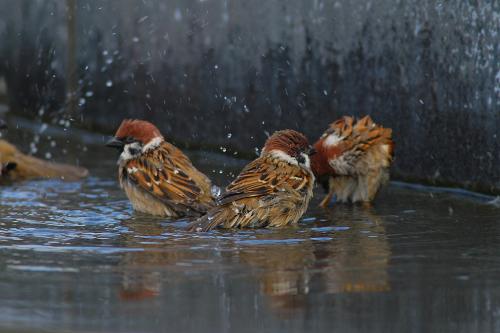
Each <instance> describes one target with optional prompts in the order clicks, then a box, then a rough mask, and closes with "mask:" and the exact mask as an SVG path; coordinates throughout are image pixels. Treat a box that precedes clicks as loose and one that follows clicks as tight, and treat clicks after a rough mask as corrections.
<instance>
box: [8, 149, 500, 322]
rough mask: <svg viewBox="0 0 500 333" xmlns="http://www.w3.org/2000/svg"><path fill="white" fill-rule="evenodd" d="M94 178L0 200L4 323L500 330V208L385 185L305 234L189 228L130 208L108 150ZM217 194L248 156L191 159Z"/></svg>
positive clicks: (93, 152) (317, 219)
mask: <svg viewBox="0 0 500 333" xmlns="http://www.w3.org/2000/svg"><path fill="white" fill-rule="evenodd" d="M71 154H74V155H79V156H80V162H81V163H82V164H83V165H85V166H87V167H89V168H90V170H91V174H92V176H91V177H89V178H88V179H86V180H84V181H81V182H74V183H64V182H60V181H54V180H51V181H32V182H25V183H21V184H17V185H14V186H9V187H4V188H2V189H1V191H0V328H2V329H3V330H4V331H15V330H19V331H23V332H24V331H26V332H40V331H41V330H42V331H56V332H63V331H77V332H78V331H81V332H156V331H162V332H163V331H171V332H304V331H311V332H327V331H328V332H331V331H338V332H357V331H370V332H388V331H395V332H429V331H436V332H437V331H440V332H442V331H448V332H474V331H477V332H487V331H500V284H499V281H500V259H499V258H500V245H499V244H500V242H499V241H500V227H499V222H500V219H499V217H500V213H499V209H498V208H495V207H494V206H492V205H488V204H486V203H484V202H481V201H478V200H475V199H472V198H467V197H463V196H453V195H450V194H443V193H436V192H434V191H426V190H420V191H415V190H412V189H407V188H403V187H401V186H394V185H393V186H390V187H388V188H386V189H385V190H384V191H383V192H382V193H381V194H380V196H379V197H378V198H377V200H376V202H375V205H374V206H373V208H371V209H365V208H363V207H359V206H341V205H337V206H332V207H331V208H329V209H326V210H325V209H319V208H317V207H316V206H317V203H318V202H319V200H320V199H321V196H322V194H323V193H322V191H321V190H320V189H317V191H316V197H315V199H314V201H313V203H312V205H311V208H310V210H309V211H308V212H307V214H306V215H305V216H304V218H303V219H302V221H301V223H300V225H299V226H297V227H289V228H284V229H275V230H268V229H264V230H244V231H214V232H210V233H200V234H193V233H187V232H186V231H184V228H185V227H186V225H187V222H186V221H182V220H181V221H176V222H172V221H167V220H165V219H160V218H153V217H149V216H146V215H142V214H137V213H134V212H133V211H132V210H131V207H130V205H129V203H128V201H127V199H126V197H125V196H124V194H123V193H122V192H121V190H120V189H119V188H118V184H117V181H116V175H115V172H116V170H115V169H116V166H115V158H116V154H115V153H114V152H111V151H108V150H106V149H103V148H99V146H97V145H94V146H92V145H91V146H89V148H88V149H86V150H85V152H81V151H76V152H70V155H71ZM191 156H192V157H193V159H194V160H195V163H196V164H197V165H199V166H200V169H202V170H203V171H205V172H207V173H208V174H210V175H211V176H212V177H213V178H214V179H215V181H216V182H217V183H218V184H219V185H225V184H227V182H228V181H229V179H230V178H231V177H230V174H231V173H235V172H238V170H239V169H240V168H241V166H242V165H244V162H243V161H238V160H235V159H229V158H226V157H224V156H222V155H218V154H213V153H204V152H192V153H191Z"/></svg>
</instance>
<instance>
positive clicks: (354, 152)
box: [311, 116, 394, 207]
mask: <svg viewBox="0 0 500 333" xmlns="http://www.w3.org/2000/svg"><path fill="white" fill-rule="evenodd" d="M391 137H392V130H391V129H390V128H383V127H382V126H379V125H377V124H375V123H374V122H373V120H372V119H371V118H370V116H365V117H363V118H361V119H359V120H355V119H354V118H353V117H348V116H345V117H343V118H341V119H339V120H337V121H335V122H334V123H332V124H330V127H329V128H328V129H327V130H326V132H325V133H323V135H322V136H321V137H320V138H319V140H318V141H317V142H316V143H315V144H314V148H315V149H316V151H317V154H315V155H314V156H312V158H311V167H312V170H313V172H314V175H315V176H316V177H317V178H318V180H319V181H323V186H324V187H325V189H326V188H328V194H327V195H326V197H325V198H324V199H323V201H321V203H320V206H323V207H325V206H327V205H328V203H329V202H330V200H331V198H332V196H333V195H336V197H337V200H338V201H340V202H348V201H350V202H365V203H370V202H371V201H372V200H373V199H374V197H375V195H376V194H377V191H378V189H379V187H380V186H381V185H382V184H384V183H386V182H387V181H388V180H389V167H390V164H391V162H392V158H393V148H394V143H393V141H392V138H391Z"/></svg>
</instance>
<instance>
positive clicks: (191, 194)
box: [107, 119, 214, 218]
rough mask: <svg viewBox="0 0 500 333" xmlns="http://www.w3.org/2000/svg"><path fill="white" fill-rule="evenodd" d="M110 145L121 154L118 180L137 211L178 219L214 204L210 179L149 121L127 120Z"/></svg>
mask: <svg viewBox="0 0 500 333" xmlns="http://www.w3.org/2000/svg"><path fill="white" fill-rule="evenodd" d="M107 146H110V147H115V148H118V149H119V150H120V152H121V154H120V157H119V159H118V178H119V181H120V186H121V187H122V188H123V189H124V191H125V193H126V194H127V197H128V198H129V200H130V202H131V203H132V206H133V207H134V209H135V210H137V211H140V212H144V213H148V214H152V215H157V216H165V217H173V218H176V217H182V216H200V215H202V214H203V213H205V212H206V211H207V210H208V209H209V208H210V207H211V206H212V205H213V203H214V199H213V198H212V193H211V183H210V179H208V177H207V176H205V175H204V174H203V173H201V172H200V171H198V170H197V169H196V168H195V167H194V166H193V164H192V163H191V161H190V160H189V158H188V157H187V156H186V155H184V154H183V153H182V151H180V150H179V149H178V148H177V147H175V146H174V145H172V144H170V143H168V142H167V141H165V140H164V138H163V136H162V135H161V133H160V131H159V130H158V128H156V127H155V126H154V125H153V124H151V123H150V122H147V121H144V120H129V119H126V120H124V121H123V122H122V124H121V125H120V127H119V128H118V130H117V131H116V134H115V137H114V138H112V139H111V140H110V141H109V142H108V143H107Z"/></svg>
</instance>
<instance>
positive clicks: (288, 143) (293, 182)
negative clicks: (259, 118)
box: [189, 130, 314, 231]
mask: <svg viewBox="0 0 500 333" xmlns="http://www.w3.org/2000/svg"><path fill="white" fill-rule="evenodd" d="M312 153H313V149H312V147H311V146H310V145H309V142H308V141H307V138H306V137H305V136H304V135H303V134H301V133H299V132H297V131H294V130H283V131H277V132H275V133H274V134H273V135H272V136H270V137H269V138H268V139H267V141H266V143H265V145H264V148H263V149H262V153H261V155H260V157H259V158H257V159H255V160H254V161H252V162H250V163H249V164H248V165H247V166H246V167H245V168H244V169H243V170H242V171H241V173H240V174H239V175H238V177H237V178H236V179H235V180H234V181H233V182H232V183H231V184H229V186H227V188H226V190H225V193H223V194H222V196H221V197H220V198H219V199H218V201H217V205H216V206H215V207H213V208H212V209H210V210H209V211H208V213H207V214H206V215H205V216H203V217H201V218H199V219H198V220H196V221H194V222H193V223H192V224H191V225H190V226H189V230H191V231H209V230H211V229H214V228H216V227H221V228H258V227H282V226H286V225H292V224H295V223H297V222H298V221H299V219H300V217H301V216H302V215H303V214H304V212H305V211H306V209H307V206H308V204H309V201H310V200H311V197H312V195H313V185H314V175H313V173H312V171H311V168H310V159H309V156H310V155H311V154H312Z"/></svg>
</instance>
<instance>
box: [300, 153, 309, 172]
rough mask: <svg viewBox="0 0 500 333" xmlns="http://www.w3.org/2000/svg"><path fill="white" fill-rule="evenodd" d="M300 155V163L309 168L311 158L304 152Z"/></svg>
mask: <svg viewBox="0 0 500 333" xmlns="http://www.w3.org/2000/svg"><path fill="white" fill-rule="evenodd" d="M300 155H302V157H303V158H304V163H301V164H302V165H303V166H305V167H306V168H307V169H310V168H311V159H310V158H309V155H307V154H305V153H300Z"/></svg>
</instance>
